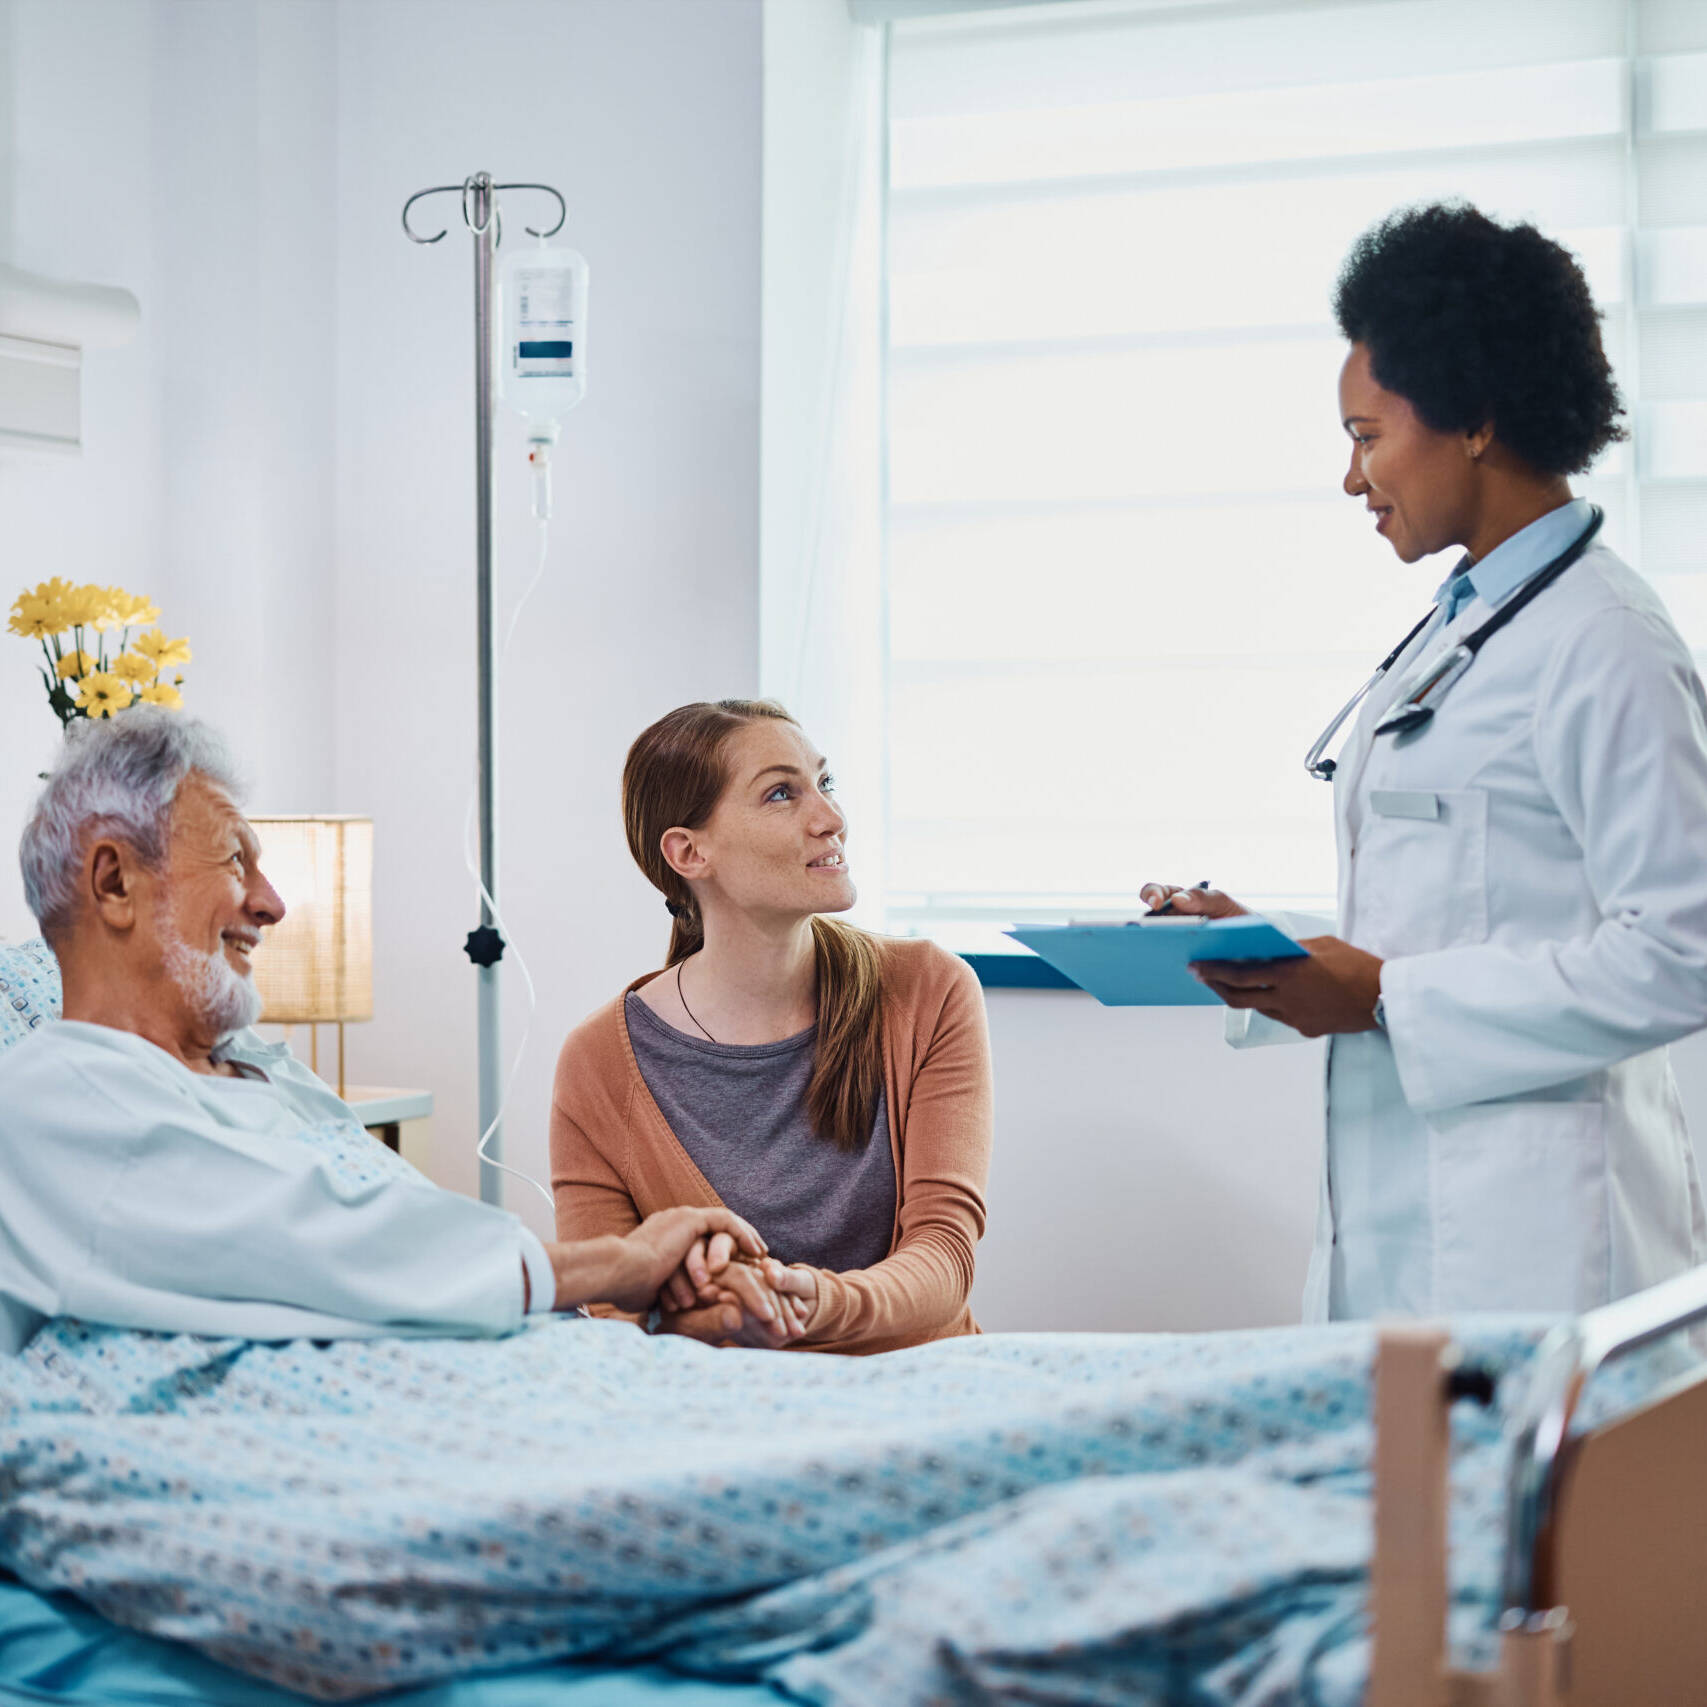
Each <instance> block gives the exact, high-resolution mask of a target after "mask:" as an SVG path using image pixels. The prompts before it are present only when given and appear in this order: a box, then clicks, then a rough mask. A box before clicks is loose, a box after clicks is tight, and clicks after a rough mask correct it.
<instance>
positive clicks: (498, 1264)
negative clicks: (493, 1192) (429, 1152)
mask: <svg viewBox="0 0 1707 1707" xmlns="http://www.w3.org/2000/svg"><path fill="white" fill-rule="evenodd" d="M222 1058H223V1059H228V1060H231V1061H233V1062H235V1063H237V1064H238V1065H240V1066H242V1067H244V1068H245V1069H247V1070H248V1071H249V1072H250V1073H252V1074H253V1075H255V1076H251V1077H243V1078H225V1077H219V1076H210V1075H206V1074H198V1073H192V1072H190V1071H189V1069H188V1068H187V1067H185V1066H184V1065H183V1064H182V1063H181V1062H179V1061H177V1060H175V1059H174V1058H173V1057H172V1056H170V1055H168V1054H167V1053H166V1052H165V1051H164V1050H162V1049H160V1048H158V1047H156V1046H155V1045H154V1044H152V1043H149V1042H148V1041H147V1040H146V1039H144V1038H142V1037H139V1036H136V1035H135V1034H133V1033H131V1032H126V1031H119V1030H115V1029H113V1028H112V1027H109V1026H101V1025H86V1024H83V1023H81V1022H78V1021H60V1022H58V1023H57V1024H50V1025H45V1026H43V1027H42V1028H41V1029H40V1030H38V1031H34V1032H32V1033H30V1035H29V1036H27V1037H26V1038H24V1039H23V1040H22V1041H21V1042H19V1043H17V1044H15V1045H13V1046H12V1047H11V1048H8V1049H6V1050H4V1051H3V1052H0V1179H4V1181H5V1189H4V1191H3V1192H0V1354H11V1353H16V1352H17V1351H19V1350H20V1349H21V1348H22V1347H23V1345H24V1344H25V1343H26V1342H27V1341H28V1340H29V1338H30V1336H31V1335H32V1334H34V1332H35V1331H36V1329H37V1328H38V1327H40V1326H41V1324H42V1323H43V1322H44V1321H46V1320H47V1319H49V1318H51V1317H55V1316H75V1317H79V1318H81V1319H82V1320H84V1321H88V1322H102V1323H107V1324H110V1325H112V1326H115V1327H132V1328H150V1329H154V1330H156V1331H161V1332H167V1333H191V1334H215V1335H233V1336H238V1337H241V1338H244V1339H259V1340H280V1339H294V1338H312V1339H346V1338H368V1337H372V1336H375V1335H379V1334H400V1333H401V1334H502V1333H507V1332H509V1331H511V1330H513V1329H515V1328H518V1327H519V1326H520V1325H521V1321H522V1314H523V1296H524V1295H523V1271H524V1265H526V1272H527V1274H528V1278H529V1282H530V1283H531V1290H532V1294H533V1302H534V1306H535V1307H536V1308H538V1307H542V1306H543V1307H545V1308H549V1307H550V1304H551V1302H552V1298H551V1293H552V1283H551V1278H550V1275H551V1269H550V1262H549V1259H548V1258H547V1257H546V1253H545V1249H544V1247H543V1246H542V1245H541V1244H540V1242H539V1240H538V1239H536V1238H535V1237H534V1236H533V1234H532V1233H530V1232H528V1231H527V1229H525V1228H524V1227H523V1226H522V1224H521V1223H520V1222H519V1221H518V1220H516V1218H515V1217H514V1216H512V1215H508V1214H506V1213H505V1212H504V1211H502V1210H500V1209H495V1208H492V1207H490V1206H488V1205H486V1204H482V1203H476V1202H474V1201H472V1200H471V1199H469V1198H465V1197H461V1196H458V1195H456V1194H455V1193H453V1192H449V1191H443V1190H441V1189H440V1188H439V1187H437V1186H435V1185H433V1184H432V1183H431V1182H430V1181H428V1180H427V1179H425V1178H424V1177H423V1176H422V1175H421V1174H419V1173H418V1172H416V1170H415V1169H414V1168H412V1167H410V1166H409V1164H408V1163H407V1162H405V1161H403V1160H402V1158H401V1157H398V1156H395V1155H393V1154H392V1153H391V1152H390V1151H389V1150H387V1149H386V1148H385V1147H384V1146H383V1145H381V1144H379V1143H378V1142H377V1141H375V1140H374V1139H372V1138H371V1137H369V1136H368V1134H367V1133H366V1132H365V1131H364V1130H363V1129H362V1127H361V1125H360V1123H359V1122H358V1121H357V1119H356V1117H355V1116H354V1115H353V1114H352V1112H351V1111H350V1109H349V1108H348V1106H347V1105H346V1104H345V1103H343V1102H342V1101H341V1100H340V1099H339V1098H338V1097H336V1096H334V1095H333V1093H332V1092H331V1091H330V1090H329V1089H328V1088H327V1087H326V1086H325V1085H323V1084H322V1083H321V1082H320V1080H319V1079H317V1078H315V1076H314V1075H313V1074H312V1073H310V1072H308V1070H307V1069H306V1068H304V1067H303V1066H301V1065H300V1064H299V1063H298V1062H297V1061H296V1060H295V1059H294V1058H293V1057H292V1056H291V1054H290V1052H289V1050H288V1049H287V1048H286V1047H285V1046H284V1045H282V1044H268V1043H266V1042H264V1041H263V1040H262V1039H261V1038H260V1037H259V1036H257V1035H256V1034H255V1033H254V1032H252V1031H251V1032H240V1033H239V1034H238V1035H237V1037H236V1038H234V1039H233V1040H232V1041H231V1042H230V1043H229V1044H228V1045H226V1047H225V1051H224V1055H223V1057H222Z"/></svg>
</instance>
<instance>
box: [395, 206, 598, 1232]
mask: <svg viewBox="0 0 1707 1707" xmlns="http://www.w3.org/2000/svg"><path fill="white" fill-rule="evenodd" d="M500 190H539V191H542V192H543V193H544V194H546V195H548V196H555V197H556V199H557V223H556V224H555V225H554V226H552V227H551V229H550V230H548V231H536V230H534V228H533V227H532V226H531V225H530V226H528V227H527V231H528V234H529V235H530V236H533V237H554V236H556V234H557V233H558V232H559V231H561V230H562V229H563V221H564V219H565V218H566V217H567V214H568V209H567V208H566V206H565V205H564V201H563V197H562V195H561V194H560V193H559V192H558V191H557V190H555V189H553V188H552V186H551V185H550V184H495V183H493V182H492V174H491V173H490V172H476V173H474V174H473V175H472V176H471V177H468V178H465V179H464V180H463V181H462V183H460V184H438V185H435V186H434V187H433V188H431V189H426V190H417V191H416V192H415V193H414V195H412V196H411V197H410V198H409V199H408V201H406V202H405V203H404V204H403V232H404V235H405V236H406V237H408V238H409V240H410V241H411V242H412V243H437V242H438V241H439V240H440V238H442V237H443V236H444V231H443V230H440V231H438V232H435V233H434V235H433V236H431V237H422V236H421V235H420V234H419V233H418V232H416V231H415V230H414V229H413V227H411V225H410V224H409V210H410V208H412V207H413V206H414V205H415V203H416V202H418V201H420V200H421V199H422V198H423V197H426V196H438V195H460V196H461V197H462V219H463V223H464V224H465V225H466V226H467V227H468V229H469V232H470V233H471V234H472V236H473V238H474V586H475V610H476V640H475V645H476V661H477V666H478V669H477V685H476V695H477V702H478V760H477V766H478V770H477V782H476V786H477V801H478V811H479V823H480V889H481V894H480V924H479V927H478V928H477V929H475V930H472V931H470V932H469V933H468V940H467V941H466V942H465V943H464V944H463V949H464V952H465V953H466V954H467V955H468V958H469V959H470V960H471V961H473V962H474V965H475V967H476V968H477V971H478V979H479V983H478V990H477V1003H478V1015H479V1017H478V1022H477V1033H478V1040H479V1051H480V1131H481V1133H482V1134H485V1133H488V1132H489V1133H490V1137H489V1138H488V1139H487V1142H486V1146H485V1153H484V1155H483V1156H482V1157H481V1161H480V1199H481V1201H482V1202H483V1203H493V1204H496V1203H500V1202H501V1201H502V1197H503V1175H502V1173H501V1172H500V1170H499V1168H498V1167H497V1166H496V1165H495V1164H496V1163H497V1162H498V1160H499V1159H500V1157H501V1155H502V1146H503V1133H502V1131H501V1130H500V1129H499V1127H498V1124H497V1121H498V1112H499V1109H500V1108H501V1107H502V1104H503V1070H502V1067H501V1065H500V1057H499V1050H498V1018H499V1000H498V997H499V987H498V962H499V960H501V959H502V958H503V954H504V939H503V937H502V936H501V935H499V932H498V769H497V739H498V730H497V713H496V709H495V706H494V702H493V689H494V687H495V685H496V679H497V658H496V656H495V646H496V629H497V624H496V621H495V620H494V610H493V597H492V349H493V344H492V254H493V251H494V250H496V248H497V247H498V245H499V244H500V243H501V242H502V241H503V235H504V221H503V217H502V215H501V214H500V212H499V208H498V192H499V191H500Z"/></svg>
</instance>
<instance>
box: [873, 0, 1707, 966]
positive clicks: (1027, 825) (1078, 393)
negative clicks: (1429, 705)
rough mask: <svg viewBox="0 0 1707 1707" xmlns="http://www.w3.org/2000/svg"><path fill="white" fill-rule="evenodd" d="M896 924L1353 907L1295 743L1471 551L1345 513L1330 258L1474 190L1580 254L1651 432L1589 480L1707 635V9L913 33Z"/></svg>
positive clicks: (1629, 393) (893, 683)
mask: <svg viewBox="0 0 1707 1707" xmlns="http://www.w3.org/2000/svg"><path fill="white" fill-rule="evenodd" d="M889 113H890V116H889V126H890V129H889V155H890V171H889V182H888V188H887V198H888V199H887V232H888V237H887V249H888V300H889V337H888V349H887V363H888V387H889V389H888V423H889V432H888V457H889V465H888V487H889V499H888V517H887V520H888V539H889V557H888V564H889V567H888V602H889V612H890V615H889V622H888V649H889V650H888V661H887V670H888V675H887V680H888V713H889V715H888V724H889V729H890V755H889V756H890V776H889V815H888V826H887V829H888V839H889V849H890V854H889V884H890V889H889V893H890V912H889V918H890V924H891V928H895V929H903V930H905V929H915V930H928V931H931V932H932V933H933V934H937V935H939V936H942V937H944V938H945V939H946V940H949V941H951V942H954V943H955V945H956V946H962V947H971V946H995V942H994V941H989V942H985V941H982V940H980V939H981V938H982V937H989V938H994V932H995V928H996V927H997V926H999V925H1000V924H1003V923H1007V922H1012V921H1013V920H1016V919H1019V918H1031V919H1044V918H1051V917H1059V916H1062V915H1064V914H1094V913H1096V912H1099V911H1102V910H1105V909H1106V910H1111V911H1124V910H1129V909H1130V907H1131V905H1132V903H1133V901H1134V899H1135V895H1136V890H1137V887H1138V885H1139V883H1140V882H1142V881H1143V880H1144V879H1145V878H1148V877H1166V878H1171V879H1173V880H1176V881H1182V882H1194V881H1196V880H1198V879H1200V878H1205V877H1207V878H1211V879H1213V880H1214V881H1215V882H1216V883H1217V884H1218V885H1219V886H1220V887H1222V888H1225V889H1227V890H1229V891H1230V892H1232V893H1234V894H1237V895H1240V896H1241V897H1244V898H1247V899H1250V900H1252V901H1254V902H1256V903H1258V904H1262V903H1264V902H1267V903H1269V904H1274V905H1279V904H1283V903H1286V902H1300V901H1310V900H1315V901H1318V902H1320V901H1322V900H1324V899H1325V898H1326V897H1329V896H1331V894H1332V892H1333V885H1334V877H1333V869H1334V868H1333V830H1332V821H1331V803H1330V799H1329V790H1328V789H1327V788H1325V787H1324V786H1322V785H1321V784H1319V783H1316V782H1313V781H1311V780H1310V779H1309V778H1308V777H1306V775H1305V774H1304V770H1303V765H1302V756H1303V753H1304V750H1305V748H1306V747H1307V746H1308V744H1309V743H1310V741H1311V740H1312V739H1313V738H1314V737H1315V735H1316V733H1317V732H1318V730H1319V729H1320V728H1321V727H1322V725H1323V724H1324V723H1326V721H1327V720H1328V718H1329V716H1330V715H1331V714H1332V712H1333V711H1334V710H1335V709H1337V707H1338V706H1339V705H1340V703H1341V702H1342V701H1343V700H1344V699H1345V698H1346V696H1347V695H1348V694H1350V692H1351V691H1352V689H1353V688H1355V687H1356V686H1357V685H1358V683H1359V682H1361V681H1362V680H1363V679H1364V677H1365V676H1366V675H1367V674H1368V672H1369V670H1370V669H1371V668H1372V667H1373V665H1374V663H1375V661H1376V660H1377V659H1378V658H1380V657H1381V656H1382V655H1383V654H1384V653H1385V652H1386V651H1387V650H1388V648H1389V647H1390V646H1391V645H1392V644H1393V642H1394V641H1395V640H1396V639H1397V638H1398V637H1399V636H1400V635H1401V634H1402V633H1403V632H1404V631H1405V629H1406V628H1407V627H1409V625H1410V624H1411V622H1413V621H1414V620H1415V618H1416V617H1417V616H1419V615H1420V614H1421V613H1422V611H1423V610H1424V609H1426V608H1427V603H1428V599H1429V596H1430V594H1431V593H1432V592H1433V590H1434V587H1435V586H1436V584H1437V583H1438V582H1439V580H1440V579H1441V578H1442V576H1443V574H1444V573H1445V570H1446V569H1447V568H1448V567H1450V565H1447V564H1444V563H1443V562H1441V561H1440V560H1439V559H1436V560H1432V561H1430V562H1426V563H1423V564H1419V565H1416V566H1413V567H1411V568H1406V567H1405V566H1403V565H1401V564H1399V563H1398V562H1397V560H1396V559H1395V558H1394V556H1393V554H1392V552H1391V550H1390V549H1389V548H1388V547H1387V545H1386V544H1385V543H1384V542H1383V541H1382V540H1380V539H1378V538H1377V537H1376V536H1375V535H1374V533H1373V531H1372V529H1371V528H1370V526H1369V524H1368V518H1367V516H1366V515H1365V514H1364V511H1363V508H1362V505H1361V504H1360V503H1356V502H1354V501H1352V500H1350V499H1348V498H1346V497H1345V496H1344V494H1343V493H1342V492H1341V490H1340V485H1339V482H1340V479H1341V477H1342V476H1343V473H1344V470H1345V467H1346V462H1347V456H1348V451H1349V446H1348V444H1347V441H1346V439H1345V436H1344V434H1343V432H1342V430H1341V428H1340V426H1339V423H1338V420H1337V414H1338V411H1337V408H1336V402H1337V398H1336V390H1335V386H1336V380H1337V376H1338V370H1339V364H1340V360H1341V357H1342V354H1343V345H1342V344H1341V341H1340V340H1339V337H1338V335H1337V333H1336V331H1335V330H1334V327H1333V324H1332V316H1331V308H1330V298H1331V292H1332V287H1333V281H1334V277H1335V274H1336V272H1337V270H1338V268H1339V265H1340V263H1341V261H1342V259H1343V257H1344V255H1345V253H1346V250H1347V249H1348V248H1349V246H1350V244H1351V243H1352V241H1353V239H1354V238H1355V237H1356V236H1357V235H1358V233H1359V232H1361V231H1362V230H1363V229H1365V228H1366V227H1367V226H1368V225H1369V224H1371V223H1372V222H1373V221H1374V220H1376V219H1377V218H1379V217H1380V216H1382V215H1383V214H1385V213H1387V212H1389V211H1390V210H1392V209H1393V208H1395V207H1398V206H1400V205H1401V204H1404V203H1407V202H1413V201H1418V200H1429V199H1435V198H1440V197H1446V196H1462V197H1465V198H1467V199H1469V200H1470V201H1473V202H1474V203H1475V204H1476V205H1477V206H1479V207H1481V208H1482V209H1484V210H1485V211H1486V212H1488V213H1491V214H1494V215H1496V216H1498V217H1502V218H1510V217H1523V218H1528V219H1532V220H1534V221H1535V222H1536V223H1537V224H1539V225H1540V226H1541V228H1542V229H1543V230H1544V231H1546V232H1547V233H1549V234H1550V235H1552V236H1554V237H1556V238H1558V239H1559V240H1560V241H1562V242H1564V243H1566V244H1567V245H1568V246H1569V247H1571V248H1572V249H1573V250H1574V251H1575V252H1576V254H1577V255H1578V256H1579V258H1580V259H1581V261H1582V263H1583V266H1584V268H1585V270H1586V272H1587V274H1588V277H1589V280H1590V283H1591V285H1592V287H1593V289H1594V293H1595V296H1596V298H1597V300H1598V302H1599V304H1600V306H1601V308H1602V309H1603V311H1604V315H1605V319H1604V323H1603V329H1604V337H1605V340H1606V344H1607V349H1608V353H1609V355H1610V356H1611V359H1612V361H1613V364H1614V367H1615V368H1616V370H1617V373H1618V377H1619V381H1620V384H1621V386H1622V388H1623V391H1624V395H1625V400H1626V404H1627V406H1628V408H1629V425H1630V427H1631V431H1632V439H1631V442H1630V443H1629V444H1627V445H1624V446H1621V447H1616V448H1615V449H1614V450H1613V451H1612V452H1611V453H1609V454H1608V455H1607V456H1606V457H1605V458H1603V459H1602V461H1601V462H1600V463H1599V464H1598V465H1597V466H1596V467H1595V468H1594V469H1593V470H1591V472H1590V473H1589V475H1588V476H1587V477H1586V478H1584V479H1583V480H1581V481H1580V482H1579V483H1578V485H1577V489H1578V490H1579V491H1580V492H1582V493H1583V494H1584V495H1586V496H1588V497H1590V498H1592V499H1594V500H1595V501H1596V502H1597V503H1599V504H1601V505H1602V506H1603V507H1604V508H1605V509H1606V512H1607V525H1606V537H1607V539H1608V541H1609V542H1610V543H1611V544H1612V545H1613V546H1614V547H1615V548H1616V549H1618V550H1620V551H1621V552H1622V553H1623V554H1624V555H1625V556H1626V557H1627V558H1628V559H1629V560H1630V561H1631V562H1633V563H1634V564H1635V565H1636V566H1637V567H1638V568H1640V569H1642V570H1643V571H1644V572H1645V573H1646V574H1647V575H1649V576H1650V578H1651V579H1652V580H1653V581H1654V583H1655V584H1656V585H1657V586H1658V587H1659V589H1660V590H1661V592H1662V593H1663V595H1664V597H1665V598H1666V600H1667V603H1668V604H1669V605H1670V607H1671V609H1672V612H1673V614H1674V615H1675V617H1676V618H1677V620H1678V622H1679V624H1680V626H1681V627H1682V628H1683V630H1684V632H1685V634H1686V635H1687V636H1688V637H1689V639H1690V643H1691V645H1692V646H1695V647H1697V648H1700V649H1702V650H1704V651H1707V5H1702V4H1700V3H1699V0H1500V3H1499V4H1497V5H1490V4H1488V3H1487V0H1361V3H1353V4H1332V3H1314V4H1307V3H1299V4H1292V5H1268V6H1252V5H1231V4H1229V5H1222V4H1216V3H1214V0H1203V3H1200V4H1197V5H1173V6H1169V7H1167V8H1165V9H1162V8H1158V7H1156V6H1154V5H1133V4H1122V3H1120V0H1110V3H1109V4H1108V5H1106V6H1094V5H1083V4H1081V5H1071V6H1062V7H1059V8H1050V7H1046V6H1038V7H1034V8H1031V9H1028V10H1025V11H1022V12H1013V11H994V12H989V13H984V14H979V15H974V16H972V17H970V18H968V17H957V18H952V19H942V18H939V19H926V20H920V21H917V22H912V23H898V24H896V25H894V26H893V27H892V29H891V36H890V66H889Z"/></svg>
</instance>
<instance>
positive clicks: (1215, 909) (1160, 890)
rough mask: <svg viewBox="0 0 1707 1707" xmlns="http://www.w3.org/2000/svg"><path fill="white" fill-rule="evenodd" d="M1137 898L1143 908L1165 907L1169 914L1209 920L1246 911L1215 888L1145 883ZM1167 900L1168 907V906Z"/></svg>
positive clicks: (1234, 915)
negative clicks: (1192, 915) (1193, 915)
mask: <svg viewBox="0 0 1707 1707" xmlns="http://www.w3.org/2000/svg"><path fill="white" fill-rule="evenodd" d="M1138 899H1139V900H1140V901H1142V902H1143V903H1144V905H1145V906H1146V907H1150V908H1156V907H1167V908H1168V911H1169V912H1170V913H1182V914H1199V915H1202V916H1203V917H1205V918H1210V919H1231V918H1236V917H1237V916H1238V915H1239V914H1240V913H1245V912H1248V911H1249V910H1250V909H1249V908H1248V907H1241V906H1240V905H1239V903H1238V902H1237V901H1235V900H1234V899H1233V897H1232V896H1231V895H1223V894H1222V893H1221V891H1220V890H1219V889H1185V888H1182V887H1181V886H1180V885H1179V884H1177V883H1146V884H1145V885H1144V887H1143V888H1142V889H1140V890H1139V891H1138ZM1170 901H1171V902H1172V903H1173V905H1172V906H1168V903H1169V902H1170Z"/></svg>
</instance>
